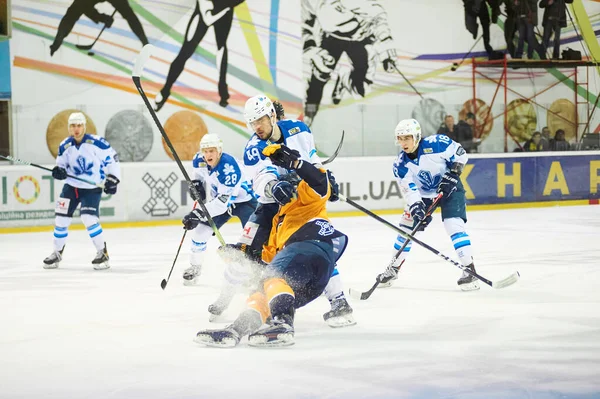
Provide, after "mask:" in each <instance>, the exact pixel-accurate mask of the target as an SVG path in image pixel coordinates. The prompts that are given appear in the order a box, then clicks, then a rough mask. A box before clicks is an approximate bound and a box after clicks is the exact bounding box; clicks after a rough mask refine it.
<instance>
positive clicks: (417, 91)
mask: <svg viewBox="0 0 600 399" xmlns="http://www.w3.org/2000/svg"><path fill="white" fill-rule="evenodd" d="M392 66H393V67H394V69H395V70H396V72H398V73H399V74H400V76H402V78H403V79H404V80H405V81H406V83H408V84H409V85H410V87H412V89H413V90H414V91H415V93H417V94H418V95H419V97H421V99H422V100H423V99H424V97H423V95H422V94H421V92H420V91H419V90H417V88H416V87H415V86H413V84H412V83H410V80H408V78H407V77H406V76H404V74H403V73H402V71H401V70H400V69H398V67H397V66H396V63H395V62H392Z"/></svg>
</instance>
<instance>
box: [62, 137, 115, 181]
mask: <svg viewBox="0 0 600 399" xmlns="http://www.w3.org/2000/svg"><path fill="white" fill-rule="evenodd" d="M56 165H57V166H59V167H61V168H64V169H66V171H67V173H68V174H70V175H73V176H77V177H80V178H83V179H85V180H89V181H93V182H95V183H97V184H99V183H101V182H102V181H103V180H104V179H105V178H106V176H107V175H113V176H115V177H116V178H117V179H119V180H120V179H121V168H120V166H119V157H118V156H117V153H116V151H115V150H114V149H113V148H112V147H111V146H110V144H108V141H106V140H105V139H104V138H103V137H100V136H96V135H93V134H87V133H86V134H84V135H83V138H82V140H81V142H80V143H79V144H77V142H76V141H75V139H74V138H73V136H69V137H67V138H66V139H64V140H63V141H62V142H61V143H60V145H59V146H58V156H57V157H56ZM65 182H66V183H67V184H69V185H70V186H72V187H77V188H95V187H96V186H94V185H91V184H88V183H84V182H82V181H80V180H75V179H73V178H71V177H67V180H66V181H65Z"/></svg>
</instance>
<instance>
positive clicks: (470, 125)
mask: <svg viewBox="0 0 600 399" xmlns="http://www.w3.org/2000/svg"><path fill="white" fill-rule="evenodd" d="M474 129H475V114H474V113H472V112H469V113H467V115H466V117H465V120H460V121H459V122H458V124H457V125H456V127H455V130H456V139H455V141H457V142H459V143H460V145H462V146H463V148H464V149H465V151H467V152H469V153H471V152H477V147H478V146H479V143H480V142H481V140H479V139H474V138H473V137H474V136H473V133H474Z"/></svg>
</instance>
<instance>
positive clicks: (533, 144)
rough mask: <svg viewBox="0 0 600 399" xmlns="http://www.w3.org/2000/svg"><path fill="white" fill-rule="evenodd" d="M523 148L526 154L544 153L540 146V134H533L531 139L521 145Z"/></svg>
mask: <svg viewBox="0 0 600 399" xmlns="http://www.w3.org/2000/svg"><path fill="white" fill-rule="evenodd" d="M523 148H524V149H525V151H527V152H535V151H544V148H543V145H542V134H541V133H540V132H533V134H532V135H531V138H530V139H529V140H527V141H526V142H525V144H524V145H523Z"/></svg>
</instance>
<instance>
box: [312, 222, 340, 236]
mask: <svg viewBox="0 0 600 399" xmlns="http://www.w3.org/2000/svg"><path fill="white" fill-rule="evenodd" d="M315 224H316V225H317V226H319V227H321V229H320V230H319V235H320V236H330V235H332V234H333V232H334V231H335V228H334V227H333V226H332V225H331V223H329V222H328V221H327V220H317V221H316V222H315Z"/></svg>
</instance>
